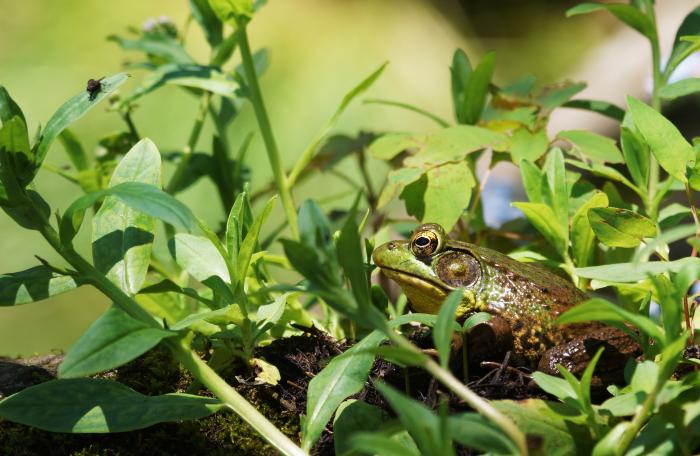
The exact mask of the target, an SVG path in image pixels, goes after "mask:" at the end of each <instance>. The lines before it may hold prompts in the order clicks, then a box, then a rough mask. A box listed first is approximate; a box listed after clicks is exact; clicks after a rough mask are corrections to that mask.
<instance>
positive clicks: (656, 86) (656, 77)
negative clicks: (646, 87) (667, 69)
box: [645, 0, 663, 221]
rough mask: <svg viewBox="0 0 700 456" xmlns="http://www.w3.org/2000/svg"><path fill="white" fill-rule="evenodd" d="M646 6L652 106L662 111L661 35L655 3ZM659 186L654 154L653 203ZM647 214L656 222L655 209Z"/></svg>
mask: <svg viewBox="0 0 700 456" xmlns="http://www.w3.org/2000/svg"><path fill="white" fill-rule="evenodd" d="M645 6H646V10H647V14H648V16H649V19H650V20H651V22H652V24H653V29H654V36H653V38H652V39H650V40H649V42H650V44H651V66H652V68H651V69H652V80H653V87H652V91H651V106H652V107H653V108H654V109H656V110H657V111H659V112H660V111H661V98H660V97H659V90H660V89H661V87H662V85H663V77H662V74H661V48H660V46H659V35H658V32H657V30H656V14H655V13H654V3H653V2H652V1H651V0H645ZM658 185H659V164H658V163H657V161H656V157H654V154H650V156H649V186H648V192H647V193H648V198H649V201H653V200H654V197H655V196H656V191H657V187H658ZM647 213H648V214H649V216H650V217H651V218H652V220H654V221H656V217H657V214H656V209H655V208H653V207H650V208H648V210H647Z"/></svg>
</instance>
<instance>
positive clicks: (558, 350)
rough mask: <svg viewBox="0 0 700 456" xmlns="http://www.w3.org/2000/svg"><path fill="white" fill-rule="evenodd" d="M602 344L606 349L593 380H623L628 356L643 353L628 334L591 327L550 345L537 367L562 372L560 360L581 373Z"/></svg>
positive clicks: (567, 367) (599, 382) (564, 364)
mask: <svg viewBox="0 0 700 456" xmlns="http://www.w3.org/2000/svg"><path fill="white" fill-rule="evenodd" d="M600 347H604V348H605V350H604V351H603V354H602V355H601V358H600V360H599V361H598V364H597V365H596V369H595V374H594V380H593V384H594V385H601V384H605V385H607V384H610V383H622V382H623V381H624V367H625V363H626V362H627V360H628V359H629V358H632V357H636V356H638V355H640V354H641V348H640V347H639V344H637V342H635V340H634V339H633V338H632V337H630V336H629V334H627V333H626V332H624V331H622V330H620V329H617V328H612V327H604V328H601V329H598V330H594V331H591V332H590V333H587V334H585V335H581V336H578V337H575V338H574V339H572V340H570V341H569V342H566V343H563V344H560V345H557V346H555V347H552V348H550V349H549V350H547V351H546V352H545V353H544V355H543V356H542V358H540V361H539V365H538V367H537V370H539V371H542V372H544V373H546V374H550V375H559V371H558V370H557V368H556V365H557V364H561V365H562V366H564V367H565V368H566V369H568V370H569V371H570V372H571V373H572V374H574V375H576V376H577V377H580V376H581V374H583V371H584V370H585V369H586V366H588V364H589V363H590V361H591V359H593V357H594V356H595V354H596V353H597V352H598V350H599V349H600Z"/></svg>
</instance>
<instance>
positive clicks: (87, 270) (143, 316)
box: [25, 198, 305, 456]
mask: <svg viewBox="0 0 700 456" xmlns="http://www.w3.org/2000/svg"><path fill="white" fill-rule="evenodd" d="M25 199H26V200H27V201H26V202H27V203H28V204H29V206H30V207H31V208H32V210H33V214H34V217H35V218H37V220H42V217H41V215H40V214H39V212H38V210H37V209H36V207H35V206H34V205H33V204H32V203H31V201H29V199H28V198H25ZM38 229H39V231H40V233H41V234H42V236H43V237H44V238H45V239H46V240H47V242H48V243H49V244H50V245H51V246H52V247H53V248H54V249H55V250H56V251H57V252H58V253H59V254H61V256H62V257H63V258H64V259H65V260H66V261H68V263H69V264H70V265H71V266H72V267H73V268H75V270H76V271H77V272H78V273H80V274H81V275H83V276H84V277H86V278H87V279H88V280H89V281H90V283H91V284H93V285H94V286H95V287H96V288H97V289H98V290H100V291H101V292H102V293H103V294H105V295H106V296H107V297H109V298H110V299H111V300H112V301H113V302H114V303H115V304H116V305H117V306H119V307H120V308H121V309H122V310H124V311H125V312H127V313H128V314H129V315H130V316H132V317H133V318H136V319H138V320H140V321H142V322H144V323H146V324H149V325H151V326H153V327H158V328H160V323H159V322H158V321H157V320H156V319H155V318H154V317H153V316H152V315H151V314H150V313H148V312H147V311H146V310H145V309H144V308H142V307H141V306H140V305H139V304H138V303H137V302H136V301H135V300H134V299H133V298H132V297H131V296H129V295H127V294H126V293H124V292H123V291H122V290H121V288H119V287H118V286H117V285H115V284H114V283H112V281H110V280H109V279H108V278H107V277H105V276H104V275H103V274H101V273H100V272H99V271H98V270H97V269H95V267H94V266H93V265H91V264H90V263H88V262H87V261H86V260H85V259H84V258H83V257H82V256H80V255H79V254H78V253H77V252H76V251H75V250H74V249H73V248H72V247H71V246H67V245H64V244H63V243H61V239H60V237H59V235H58V233H57V232H56V230H54V229H53V228H52V227H51V225H49V223H48V221H46V220H44V223H40V224H39V226H38ZM187 340H188V336H183V337H179V338H174V339H167V340H166V341H164V343H165V345H166V346H167V347H168V348H170V350H171V352H172V353H173V356H175V358H176V359H177V360H178V361H180V362H181V363H182V364H183V365H184V366H185V367H186V368H187V369H188V370H189V371H190V372H191V373H192V375H193V376H194V378H195V379H196V380H198V381H199V382H201V383H202V384H203V385H204V386H206V387H207V388H208V389H209V390H210V391H211V392H212V393H214V394H215V395H216V397H218V398H219V399H220V400H221V401H222V402H224V403H225V404H226V405H227V406H228V407H229V408H230V409H231V410H233V411H234V412H235V413H236V414H238V415H239V416H240V417H241V418H243V419H244V420H245V421H246V422H247V423H248V424H250V425H251V426H252V427H253V428H254V429H255V430H256V431H257V432H258V433H259V434H260V435H261V436H262V437H263V438H264V439H266V440H267V441H268V442H269V443H270V444H271V445H272V446H273V447H275V448H276V449H277V450H278V451H280V452H281V453H283V454H285V455H289V456H302V455H304V454H305V453H304V452H303V451H302V450H301V448H299V447H298V446H297V445H296V444H294V442H292V441H291V440H290V439H289V438H288V437H287V436H286V435H284V434H283V433H282V432H281V431H280V430H279V429H277V427H275V425H274V424H272V423H271V422H270V421H269V420H268V419H267V418H265V416H264V415H262V414H261V413H260V412H259V411H258V410H257V409H256V408H255V407H253V406H252V405H251V404H250V403H249V402H248V401H247V400H246V399H245V398H244V397H243V396H241V395H240V394H239V393H238V392H237V391H236V390H235V389H234V388H233V387H231V385H229V384H228V383H226V381H224V379H222V378H221V377H220V376H219V375H218V374H217V373H216V372H215V371H214V370H212V369H211V368H210V367H209V366H207V364H206V363H205V362H204V361H202V360H201V359H200V358H199V356H197V354H196V353H195V352H194V351H192V349H191V348H190V347H189V345H188V342H187Z"/></svg>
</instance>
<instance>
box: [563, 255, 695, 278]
mask: <svg viewBox="0 0 700 456" xmlns="http://www.w3.org/2000/svg"><path fill="white" fill-rule="evenodd" d="M696 262H700V258H695V257H688V258H681V259H680V260H675V261H651V262H648V263H617V264H608V265H604V266H589V267H587V268H576V269H575V270H574V272H575V273H576V275H578V276H579V277H584V278H587V279H597V280H602V281H605V282H621V283H631V282H638V281H640V280H644V279H646V278H647V277H648V276H650V275H651V276H656V275H659V274H664V273H667V272H678V271H680V270H681V268H683V267H684V266H685V265H686V264H688V263H696Z"/></svg>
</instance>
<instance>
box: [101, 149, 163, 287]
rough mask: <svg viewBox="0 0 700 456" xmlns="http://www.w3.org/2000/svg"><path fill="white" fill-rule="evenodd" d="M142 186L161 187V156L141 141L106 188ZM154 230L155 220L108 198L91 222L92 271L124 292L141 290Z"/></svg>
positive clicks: (116, 199)
mask: <svg viewBox="0 0 700 456" xmlns="http://www.w3.org/2000/svg"><path fill="white" fill-rule="evenodd" d="M124 182H141V183H144V184H150V185H154V186H158V187H159V186H160V153H159V152H158V149H157V148H156V146H155V144H153V142H151V140H149V139H142V140H141V141H139V142H138V143H137V144H136V145H135V146H134V147H132V148H131V150H130V151H129V152H128V153H127V154H126V155H125V156H124V158H122V160H121V161H120V162H119V165H117V168H116V169H115V170H114V173H113V174H112V178H111V180H110V183H109V186H110V187H114V186H116V185H119V184H121V183H124ZM155 228H156V220H155V218H154V217H152V216H150V215H148V214H144V213H143V212H139V211H137V210H134V209H133V208H131V207H130V206H127V205H126V204H125V203H124V202H122V201H121V200H120V199H119V198H118V197H116V196H108V197H106V198H105V199H104V201H103V202H102V205H101V206H100V209H99V210H98V211H97V214H95V217H94V218H93V220H92V256H93V260H94V263H95V267H96V268H97V269H98V270H99V271H100V272H102V273H103V274H105V275H106V276H107V278H109V279H110V280H111V281H112V282H114V283H115V284H117V285H118V286H119V288H121V289H122V290H123V291H124V292H126V293H128V294H131V295H135V294H136V293H138V291H139V290H140V289H141V286H142V285H143V282H144V280H145V279H146V273H147V272H148V266H149V264H150V261H151V249H152V246H153V238H154V233H155Z"/></svg>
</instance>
